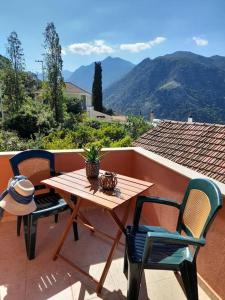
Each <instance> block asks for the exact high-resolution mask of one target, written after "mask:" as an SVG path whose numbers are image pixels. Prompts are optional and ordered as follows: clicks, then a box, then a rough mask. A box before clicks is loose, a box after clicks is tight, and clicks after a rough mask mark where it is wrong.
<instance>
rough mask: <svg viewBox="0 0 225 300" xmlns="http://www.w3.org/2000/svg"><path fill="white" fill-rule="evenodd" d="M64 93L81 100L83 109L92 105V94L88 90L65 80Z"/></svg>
mask: <svg viewBox="0 0 225 300" xmlns="http://www.w3.org/2000/svg"><path fill="white" fill-rule="evenodd" d="M64 94H65V95H66V96H67V97H71V98H73V97H74V98H77V99H79V100H81V101H82V106H83V109H84V110H87V109H88V107H91V106H92V95H91V93H89V92H88V91H85V90H84V89H82V88H80V87H79V86H77V85H75V84H73V83H71V82H65V90H64Z"/></svg>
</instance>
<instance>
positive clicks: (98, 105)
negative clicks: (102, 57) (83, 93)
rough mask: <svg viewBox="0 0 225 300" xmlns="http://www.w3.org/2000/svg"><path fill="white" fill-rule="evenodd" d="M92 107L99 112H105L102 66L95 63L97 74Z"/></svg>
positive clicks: (94, 81) (93, 87)
mask: <svg viewBox="0 0 225 300" xmlns="http://www.w3.org/2000/svg"><path fill="white" fill-rule="evenodd" d="M92 105H93V106H94V109H95V110H97V111H100V112H102V111H103V105H102V66H101V62H95V73H94V80H93V85H92Z"/></svg>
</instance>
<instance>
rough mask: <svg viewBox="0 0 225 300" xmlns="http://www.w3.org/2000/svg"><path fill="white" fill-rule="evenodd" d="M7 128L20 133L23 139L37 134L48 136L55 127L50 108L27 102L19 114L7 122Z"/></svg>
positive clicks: (30, 101) (31, 101) (12, 116)
mask: <svg viewBox="0 0 225 300" xmlns="http://www.w3.org/2000/svg"><path fill="white" fill-rule="evenodd" d="M4 125H5V128H6V129H10V130H14V131H17V132H18V135H19V136H20V137H22V138H31V137H34V136H35V133H41V134H46V133H47V132H49V130H50V129H51V128H52V127H53V126H54V120H53V116H52V112H51V111H50V109H49V107H48V106H46V105H43V104H40V103H38V102H35V101H33V100H29V101H28V100H27V101H26V103H24V104H23V105H22V106H21V108H20V110H19V111H18V113H14V114H13V115H11V116H10V117H9V118H8V119H7V120H6V121H5V124H4Z"/></svg>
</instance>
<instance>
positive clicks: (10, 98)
mask: <svg viewBox="0 0 225 300" xmlns="http://www.w3.org/2000/svg"><path fill="white" fill-rule="evenodd" d="M7 53H8V57H9V60H10V66H9V67H8V68H6V71H5V74H4V88H3V90H4V91H3V93H4V95H5V96H6V98H7V102H8V106H9V110H10V111H12V112H17V111H18V109H19V107H20V105H21V104H22V102H23V100H24V87H23V82H22V74H23V71H24V68H25V61H24V53H23V48H22V46H21V42H20V40H19V38H18V35H17V33H16V32H15V31H13V32H12V33H11V34H10V35H9V37H8V45H7Z"/></svg>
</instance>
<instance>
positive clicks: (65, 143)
mask: <svg viewBox="0 0 225 300" xmlns="http://www.w3.org/2000/svg"><path fill="white" fill-rule="evenodd" d="M42 144H43V148H44V149H46V150H47V149H51V150H56V149H74V148H76V147H75V145H74V143H73V133H72V132H71V131H67V130H58V131H54V132H52V133H50V134H49V135H48V136H45V137H44V138H43V139H42Z"/></svg>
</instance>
